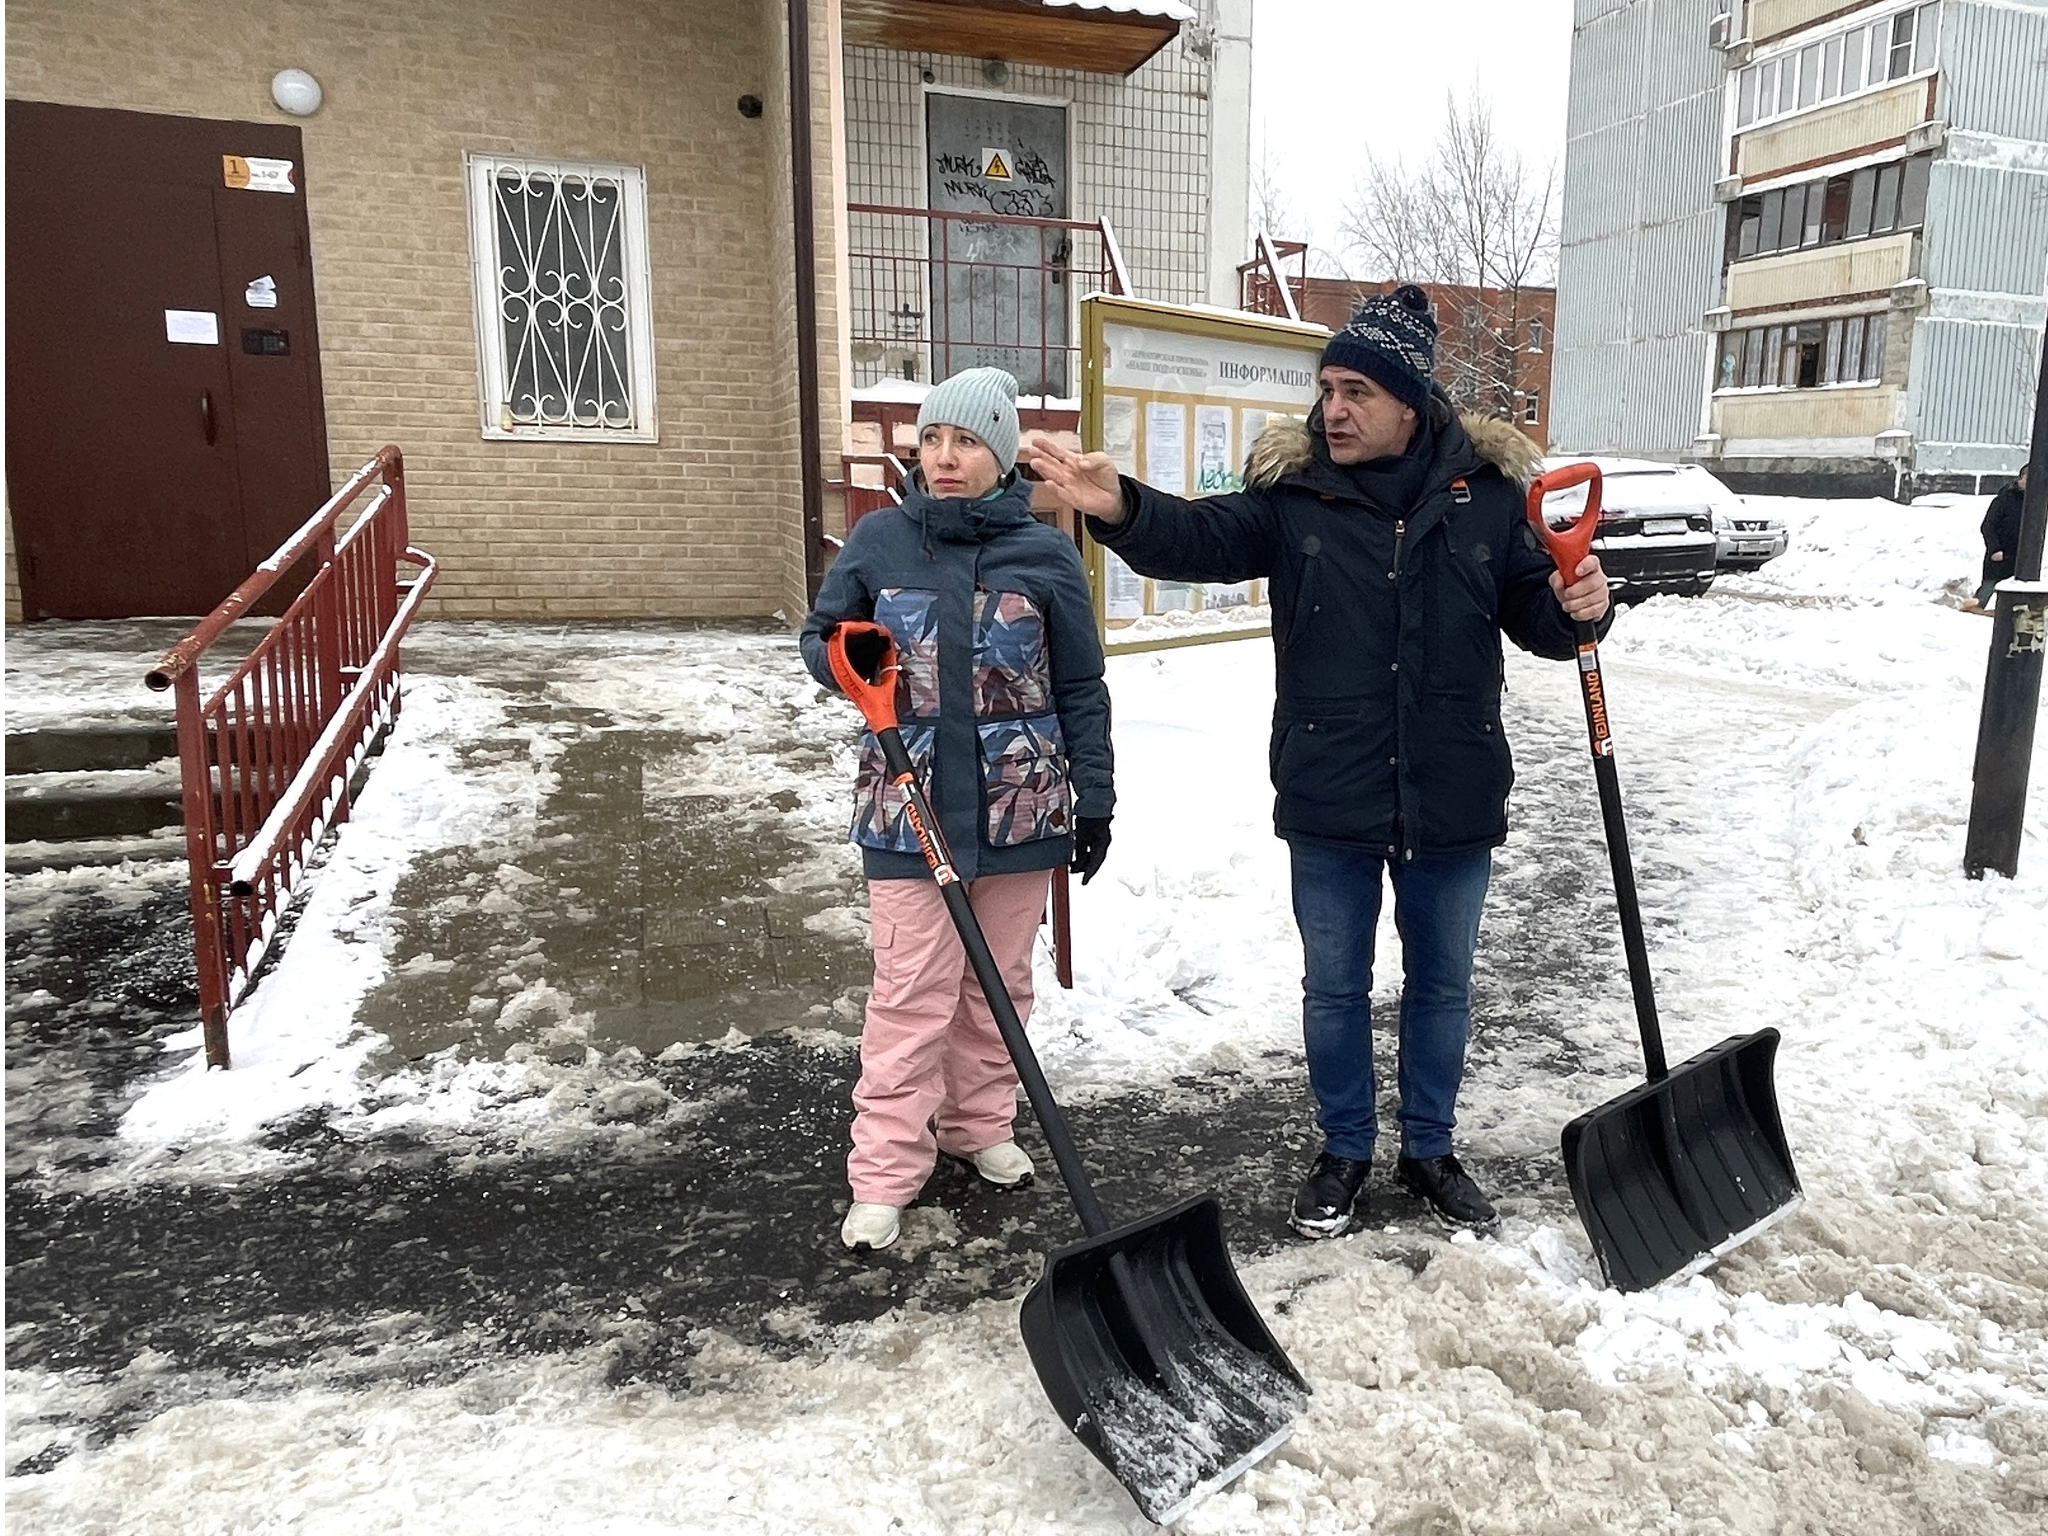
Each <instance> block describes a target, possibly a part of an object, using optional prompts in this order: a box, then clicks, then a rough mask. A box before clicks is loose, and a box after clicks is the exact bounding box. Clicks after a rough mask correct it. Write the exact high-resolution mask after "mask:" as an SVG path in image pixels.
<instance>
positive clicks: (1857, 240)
mask: <svg viewBox="0 0 2048 1536" xmlns="http://www.w3.org/2000/svg"><path fill="white" fill-rule="evenodd" d="M1707 9H1710V10H1712V11H1714V12H1715V13H1716V14H1713V15H1711V16H1705V15H1703V13H1702V8H1701V7H1697V6H1679V5H1671V4H1666V3H1663V0H1633V3H1629V0H1581V4H1580V5H1579V8H1578V10H1579V34H1578V38H1577V41H1576V42H1575V46H1574V62H1573V80H1572V97H1573V116H1572V129H1571V137H1570V140H1569V144H1568V151H1567V158H1566V188H1565V213H1564V240H1563V252H1562V257H1561V260H1560V276H1559V288H1560V293H1559V300H1558V357H1557V361H1556V365H1555V376H1556V382H1555V408H1554V412H1553V422H1552V433H1553V438H1554V440H1556V441H1558V442H1559V443H1560V444H1562V445H1563V446H1566V447H1568V448H1572V449H1587V450H1592V449H1608V450H1612V451H1617V452H1628V453H1637V454H1646V455H1651V456H1655V457H1663V458H1674V459H1690V460H1695V461H1697V462H1700V463H1703V464H1706V465H1708V466H1709V467H1711V468H1713V469H1715V470H1716V472H1717V473H1720V474H1722V475H1723V477H1724V478H1726V479H1728V480H1729V481H1730V483H1731V484H1734V485H1736V486H1738V487H1746V488H1751V489H1758V490H1799V491H1815V490H1819V491H1836V492H1839V493H1845V494H1846V493H1860V494H1883V495H1906V494H1911V493H1914V492H1917V491H1923V490H1930V489H1963V490H1976V489H1978V488H1980V487H1981V486H1985V485H1987V483H1995V482H1996V481H1997V480H1998V479H2000V478H2002V477H2004V476H2008V475H2010V474H2012V473H2013V472H2014V471H2016V470H2017V468H2018V466H2019V464H2020V463H2021V462H2022V460H2023V457H2024V444H2025V441H2026V436H2027V424H2028V421H2029V419H2030V412H2031V407H2032V398H2033V380H2034V374H2035V367H2036V360H2037V359H2038V357H2039V354H2040V346H2041V327H2042V324H2043V321H2044V317H2048V81H2044V78H2043V67H2042V64H2041V60H2042V59H2043V58H2044V57H2048V3H2039V0H1938V3H1930V0H1918V3H1904V0H1879V3H1864V4H1853V5H1843V4H1841V3H1840V0H1720V3H1716V4H1713V5H1711V6H1709V7H1708V8H1707ZM1631 55H1632V56H1631ZM1644 59H1648V60H1650V61H1651V62H1650V64H1649V65H1648V67H1647V68H1646V67H1644V66H1643V64H1642V60H1644ZM1625 76H1626V77H1629V78H1630V79H1631V81H1632V83H1633V87H1634V90H1633V96H1632V97H1629V95H1628V92H1627V91H1626V90H1624V89H1622V85H1623V77H1625ZM1618 97H1620V98H1625V99H1621V100H1618V99H1617V98H1618ZM1617 384H1619V386H1620V387H1619V388H1617Z"/></svg>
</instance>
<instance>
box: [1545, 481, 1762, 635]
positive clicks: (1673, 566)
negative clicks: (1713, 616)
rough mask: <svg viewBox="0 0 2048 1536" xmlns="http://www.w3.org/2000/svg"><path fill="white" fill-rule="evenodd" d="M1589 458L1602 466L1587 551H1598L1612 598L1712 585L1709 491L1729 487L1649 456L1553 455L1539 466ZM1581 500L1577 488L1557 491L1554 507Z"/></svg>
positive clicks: (1567, 507) (1560, 509) (1691, 593)
mask: <svg viewBox="0 0 2048 1536" xmlns="http://www.w3.org/2000/svg"><path fill="white" fill-rule="evenodd" d="M1589 462H1590V463H1593V464H1597V465H1599V467H1600V529H1599V532H1598V533H1597V534H1595V535H1594V538H1593V553H1594V554H1596V555H1598V556H1599V557H1600V568H1601V569H1602V570H1603V571H1605V572H1606V573H1607V584H1608V585H1609V586H1610V587H1612V588H1613V590H1614V596H1615V600H1616V601H1617V602H1623V603H1628V602H1635V601H1637V600H1638V599H1640V598H1645V597H1652V596H1654V595H1656V594H1657V593H1660V592H1669V593H1674V594H1676V595H1678V596H1680V597H1698V596H1699V595H1700V594H1701V593H1703V592H1705V591H1706V590H1707V589H1708V588H1709V587H1711V586H1712V585H1713V584H1714V568H1715V549H1716V546H1717V542H1718V541H1717V539H1716V537H1715V533H1714V527H1715V515H1714V502H1715V492H1716V491H1718V492H1719V493H1720V494H1721V495H1723V496H1726V495H1729V494H1730V492H1729V491H1728V490H1727V488H1726V487H1725V486H1722V485H1721V483H1720V482H1719V481H1718V480H1715V479H1714V477H1713V476H1712V475H1709V474H1708V473H1707V472H1706V471H1705V470H1703V469H1702V470H1696V469H1695V467H1694V466H1693V465H1690V464H1664V463H1660V462H1658V461H1657V460H1655V459H1610V458H1604V457H1603V458H1593V459H1586V458H1580V457H1576V456H1570V455H1558V456H1555V457H1552V458H1547V459H1545V460H1544V461H1543V467H1544V468H1545V469H1561V468H1563V467H1564V466H1565V465H1567V464H1584V463H1589ZM1688 472H1691V473H1688ZM1695 475H1697V477H1698V478H1694V476H1695ZM1703 481H1704V482H1706V483H1704V484H1703V483H1702V482H1703ZM1584 505H1585V501H1584V493H1583V492H1567V493H1564V494H1561V495H1560V496H1559V497H1558V498H1557V500H1556V506H1557V515H1558V516H1559V517H1565V516H1568V515H1570V514H1571V513H1572V512H1573V511H1574V510H1575V508H1576V507H1583V506H1584Z"/></svg>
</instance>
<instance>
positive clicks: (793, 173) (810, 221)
mask: <svg viewBox="0 0 2048 1536" xmlns="http://www.w3.org/2000/svg"><path fill="white" fill-rule="evenodd" d="M789 159H790V176H789V185H790V198H791V201H792V203H793V204H794V206H793V207H792V208H791V210H790V212H791V216H792V218H793V220H794V224H795V235H796V239H795V245H796V387H797V444H798V448H797V451H798V452H799V453H801V454H802V455H803V460H804V462H803V497H804V597H805V600H806V601H807V602H815V601H816V600H817V597H818V583H819V582H820V581H822V580H824V576H825V484H824V470H823V468H822V466H821V458H822V455H823V453H824V442H823V438H824V433H823V430H822V427H821V425H820V422H819V419H818V236H817V206H816V202H817V196H816V192H815V191H814V189H813V187H812V178H811V8H810V5H809V3H808V0H789Z"/></svg>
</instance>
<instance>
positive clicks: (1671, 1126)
mask: <svg viewBox="0 0 2048 1536" xmlns="http://www.w3.org/2000/svg"><path fill="white" fill-rule="evenodd" d="M1777 1055H1778V1032H1777V1031H1776V1030H1775V1029H1760V1030H1758V1031H1757V1032H1756V1033H1755V1034H1753V1035H1731V1036H1730V1037H1729V1038H1728V1039H1726V1040H1723V1041H1722V1042H1721V1043H1720V1044H1719V1045H1715V1046H1710V1047H1709V1048H1708V1049H1706V1050H1704V1051H1701V1052H1700V1053H1699V1055H1697V1056H1694V1057H1692V1058H1691V1059H1690V1060H1687V1061H1682V1062H1680V1063H1679V1064H1678V1065H1677V1066H1675V1067H1673V1068H1672V1069H1671V1072H1670V1075H1669V1076H1667V1077H1665V1078H1664V1079H1663V1080H1662V1081H1661V1082H1654V1083H1645V1084H1644V1085H1643V1086H1642V1087H1640V1088H1631V1089H1630V1090H1629V1091H1628V1092H1627V1093H1625V1094H1623V1095H1622V1096H1621V1097H1620V1098H1618V1099H1613V1100H1610V1101H1609V1102H1607V1103H1605V1104H1602V1105H1601V1106H1600V1107H1599V1108H1598V1109H1593V1110H1588V1111H1587V1112H1586V1113H1585V1114H1583V1115H1580V1116H1579V1117H1578V1119H1576V1120H1574V1121H1572V1122H1571V1124H1569V1125H1567V1126H1566V1127H1565V1128H1564V1169H1565V1177H1566V1179H1567V1180H1569V1181H1570V1184H1571V1189H1572V1199H1573V1200H1574V1201H1576V1202H1577V1203H1578V1207H1579V1219H1580V1220H1581V1221H1583V1222H1584V1223H1585V1224H1586V1235H1587V1236H1588V1237H1589V1238H1591V1239H1592V1240H1593V1252H1594V1254H1595V1256H1597V1257H1598V1258H1599V1260H1600V1272H1601V1274H1603V1275H1604V1276H1606V1278H1607V1283H1608V1284H1609V1285H1611V1286H1613V1287H1614V1288H1615V1289H1616V1290H1621V1291H1640V1290H1645V1289H1647V1288H1648V1287H1650V1286H1653V1285H1657V1284H1659V1283H1660V1282H1662V1281H1665V1280H1670V1279H1673V1278H1676V1277H1678V1276H1681V1275H1696V1274H1698V1273H1699V1272H1700V1271H1701V1270H1703V1269H1705V1268H1706V1267H1707V1266H1708V1265H1709V1264H1711V1263H1713V1262H1714V1260H1716V1259H1718V1258H1719V1257H1721V1255H1722V1254H1724V1253H1727V1252H1728V1251H1729V1250H1730V1249H1732V1248H1734V1247H1736V1246H1738V1245H1739V1244H1741V1243H1744V1242H1747V1241H1748V1240H1749V1239H1750V1238H1752V1237H1754V1236H1755V1235H1756V1234H1757V1233H1759V1232H1761V1231H1762V1230H1763V1229H1764V1228H1765V1227H1767V1226H1769V1225H1770V1224H1771V1223H1772V1222H1774V1221H1776V1220H1778V1219H1779V1218H1780V1217H1782V1216H1785V1215H1787V1214H1789V1213H1790V1212H1792V1211H1794V1210H1796V1209H1798V1207H1799V1203H1800V1201H1801V1199H1802V1198H1803V1197H1802V1196H1801V1194H1800V1190H1799V1174H1798V1172H1797V1171H1796V1170H1795V1169H1794V1168H1793V1166H1792V1153H1791V1150H1790V1149H1789V1148H1788V1147H1787V1146H1786V1145H1785V1126H1784V1122H1783V1121H1782V1120H1781V1119H1780V1118H1779V1115H1778V1091H1777V1088H1776V1086H1775V1083H1774V1081H1773V1075H1772V1074H1773V1069H1774V1066H1775V1064H1776V1061H1777Z"/></svg>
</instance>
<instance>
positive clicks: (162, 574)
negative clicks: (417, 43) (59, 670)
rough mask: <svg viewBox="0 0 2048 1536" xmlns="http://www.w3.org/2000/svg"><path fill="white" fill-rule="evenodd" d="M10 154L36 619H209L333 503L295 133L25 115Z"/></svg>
mask: <svg viewBox="0 0 2048 1536" xmlns="http://www.w3.org/2000/svg"><path fill="white" fill-rule="evenodd" d="M7 137H8V155H7V216H8V226H9V227H8V239H7V396H8V412H7V480H8V503H9V511H10V514H11V516H12V520H13V527H14V536H15V549H16V553H17V556H18V559H19V569H20V572H21V585H22V601H23V609H24V612H25V613H26V614H27V615H28V616H29V617H30V618H46V617H57V618H126V617H132V616H137V615H143V614H198V613H204V612H206V611H207V610H208V609H210V608H211V607H213V606H214V604H216V603H218V602H219V601H220V600H221V599H222V598H223V597H225V596H226V595H227V594H228V593H229V592H230V591H232V590H233V589H234V588H235V586H236V585H237V584H238V583H240V582H241V580H242V579H243V578H244V577H246V576H247V575H248V574H249V572H250V571H251V570H253V569H254V568H255V565H256V563H257V562H258V561H259V560H261V559H262V558H263V557H264V556H265V555H267V554H269V553H270V551H271V550H272V549H274V548H275V547H276V546H277V545H278V544H279V543H281V542H282V541H283V539H284V537H285V536H286V535H287V534H288V533H289V532H290V531H291V530H292V529H293V528H295V527H297V526H298V524H299V523H301V522H303V521H304V520H305V518H306V517H307V516H308V515H309V514H311V512H312V511H313V510H314V508H315V507H317V506H318V505H319V504H320V502H321V501H323V500H324V499H325V498H326V496H327V492H328V479H327V444H326V428H325V422H324V419H323V409H322V403H321V394H320V375H319V366H318V351H317V344H316V340H317V339H316V335H315V331H314V324H313V295H312V269H311V262H310V259H309V255H308V249H307V239H306V221H305V196H304V182H303V164H304V162H303V152H302V150H301V149H300V146H299V134H298V130H297V129H295V128H285V127H280V126H277V125H271V124H251V123H219V122H210V121H204V120H200V119H193V118H174V117H161V116H156V115H152V114H145V113H136V112H111V111H101V110H96V109H91V108H80V107H57V106H50V105H46V104H43V103H37V102H18V101H10V102H8V104H7ZM224 155H238V156H242V157H244V158H247V157H250V156H256V157H261V158H265V159H275V160H289V161H291V162H292V164H293V167H294V178H295V181H296V189H295V190H294V191H292V192H290V193H281V192H260V191H247V190H237V189H233V188H230V187H228V186H227V185H226V184H225V181H224V170H223V161H222V157H223V156H224ZM262 277H267V278H269V279H270V280H271V281H270V283H269V284H266V285H256V286H254V287H253V288H252V286H251V285H252V284H254V283H255V280H256V279H257V278H262ZM271 294H274V295H275V304H274V307H263V305H262V300H263V299H264V298H266V297H269V296H270V295H271ZM252 296H253V297H254V298H255V300H256V302H254V303H252V302H251V299H252ZM179 337H183V338H185V339H175V338H179Z"/></svg>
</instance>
